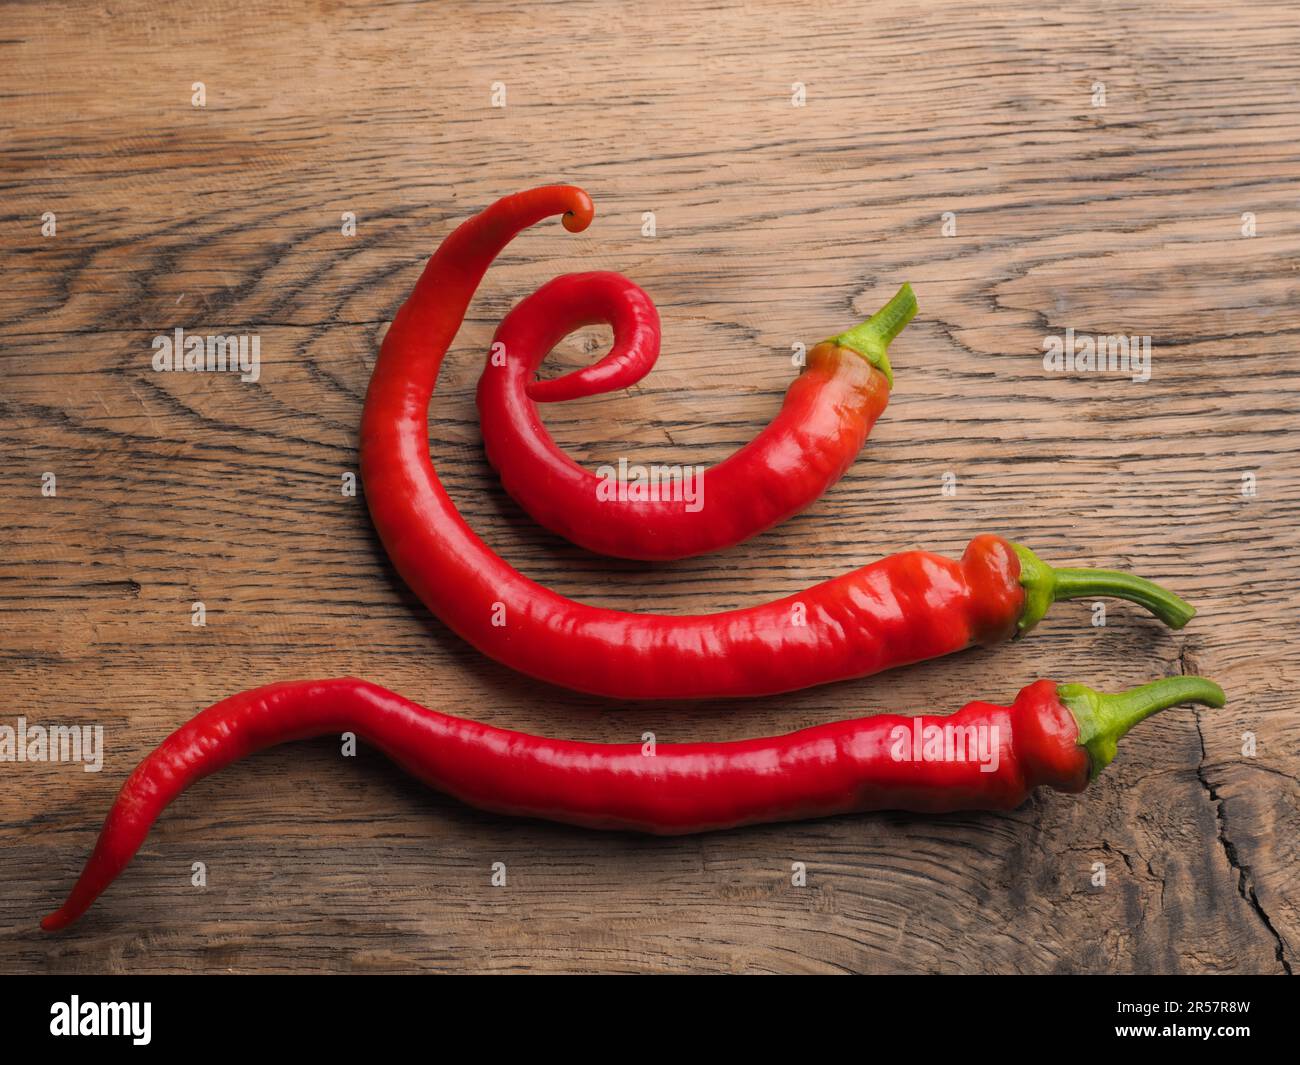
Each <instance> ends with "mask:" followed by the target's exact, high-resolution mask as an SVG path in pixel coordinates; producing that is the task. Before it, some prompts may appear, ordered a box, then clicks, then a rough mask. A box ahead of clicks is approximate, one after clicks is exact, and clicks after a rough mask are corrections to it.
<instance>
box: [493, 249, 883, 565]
mask: <svg viewBox="0 0 1300 1065" xmlns="http://www.w3.org/2000/svg"><path fill="white" fill-rule="evenodd" d="M593 324H607V325H609V326H611V327H612V328H613V331H614V343H613V346H612V347H611V349H610V351H609V353H608V354H607V355H606V356H605V357H604V358H603V359H601V360H600V361H599V362H598V363H596V364H595V365H593V366H589V367H585V368H583V369H582V370H578V371H575V372H573V373H569V374H566V375H564V376H562V377H558V378H554V379H552V380H548V381H536V380H534V377H535V375H536V373H537V369H538V367H539V366H540V365H541V363H542V361H543V360H544V359H545V358H546V355H547V354H548V353H549V352H550V350H551V349H552V348H553V347H554V346H555V345H556V344H557V343H559V341H560V340H561V339H562V338H563V337H564V336H566V335H567V334H568V333H570V332H572V331H573V330H574V329H577V328H579V327H581V326H586V325H593ZM658 355H659V315H658V313H657V312H656V311H655V306H654V303H653V302H651V300H650V297H649V296H648V295H646V293H645V292H643V291H642V290H641V289H640V288H638V287H637V286H636V285H634V284H633V283H632V282H631V281H629V280H627V278H625V277H622V276H620V275H619V274H612V273H590V274H569V275H565V276H563V277H557V278H555V280H553V281H550V282H548V283H547V284H545V285H543V286H542V287H541V288H539V289H538V290H537V291H536V292H534V293H533V294H532V295H531V296H529V297H528V298H527V299H525V300H524V301H523V302H522V303H520V304H519V305H518V306H516V307H515V308H514V309H513V310H512V311H511V312H510V313H509V314H508V315H506V317H505V319H504V320H503V321H502V323H501V325H500V328H499V329H498V330H497V333H496V337H495V338H494V340H493V344H492V351H491V353H490V354H489V356H488V359H487V365H486V366H485V368H484V370H483V375H482V377H481V378H479V386H478V410H479V422H480V425H481V427H482V430H483V442H484V446H485V448H486V450H487V456H488V460H489V461H490V462H491V463H492V465H493V466H494V467H495V468H496V470H497V472H498V473H499V474H500V476H501V483H502V485H503V486H504V487H505V489H506V491H507V492H509V493H510V495H511V496H513V497H514V499H515V500H516V501H517V502H518V503H519V505H520V506H521V507H523V509H524V510H525V511H527V512H528V513H529V514H530V515H531V516H532V517H533V519H534V520H535V521H537V522H538V523H539V524H540V525H543V526H545V527H546V528H548V529H550V530H552V531H553V532H556V533H559V534H560V535H561V536H563V537H565V538H566V539H567V540H570V541H572V542H573V543H575V544H578V545H580V546H581V547H585V548H587V549H588V550H589V551H594V552H596V553H598V554H602V555H610V556H614V557H618V558H635V559H646V560H656V561H662V560H667V559H677V558H688V557H690V556H692V555H699V554H703V553H705V552H708V551H716V550H719V549H721V548H725V547H730V546H732V545H733V544H738V543H740V542H741V541H743V540H747V539H748V538H749V537H751V536H754V535H756V534H757V533H760V532H762V531H763V530H765V529H770V528H771V527H772V526H774V525H777V524H779V523H780V522H782V521H784V520H785V519H786V518H789V517H790V516H792V515H794V514H797V513H799V512H800V511H802V510H803V509H804V508H806V507H807V506H809V505H810V504H811V503H813V502H814V501H816V500H817V499H818V498H820V496H821V495H822V494H823V493H824V492H825V491H826V489H827V488H829V487H830V486H831V485H833V484H834V483H835V482H836V481H838V480H839V479H840V477H841V476H843V474H844V471H845V470H847V469H848V468H849V466H850V465H851V464H852V462H853V460H854V458H855V457H856V456H857V454H858V452H859V451H861V450H862V445H863V444H864V443H865V442H866V439H867V435H868V434H869V433H870V432H871V428H872V426H873V425H874V424H875V422H876V419H877V418H878V417H880V413H881V412H882V411H883V410H884V409H885V405H886V404H887V403H888V402H889V382H888V381H887V380H886V377H885V374H884V373H882V372H881V371H880V370H879V369H877V368H876V367H875V366H873V365H872V364H871V363H870V362H868V361H867V359H865V358H864V357H863V356H862V355H860V354H858V352H856V351H854V350H852V349H851V348H847V347H842V346H840V345H839V344H835V343H832V342H826V343H823V344H818V345H817V346H816V347H814V348H813V349H812V350H811V351H810V352H808V355H807V360H806V367H805V369H804V371H803V373H801V374H800V375H799V376H798V377H796V378H795V379H794V381H793V382H792V383H791V385H790V387H789V390H788V391H787V392H786V396H785V402H784V403H783V405H782V407H781V410H780V411H779V412H778V413H777V415H776V416H775V417H774V418H773V419H772V421H771V422H770V423H768V425H767V426H766V427H765V428H764V429H763V430H762V431H761V432H760V433H759V434H758V435H757V436H756V437H754V439H753V440H751V441H750V442H749V443H748V444H746V445H745V446H744V447H742V448H741V449H740V450H739V451H737V452H735V454H733V455H731V456H730V457H729V458H727V459H726V460H724V461H723V462H721V463H719V464H718V465H717V466H714V467H712V468H709V469H706V470H704V472H703V474H702V475H700V476H698V477H696V478H695V479H694V480H693V481H692V482H691V483H690V484H689V485H688V487H689V488H691V490H692V491H693V492H694V493H697V499H698V502H696V501H693V500H692V501H690V502H688V501H687V500H684V499H683V493H682V491H681V478H680V476H679V477H678V478H677V481H678V484H677V487H676V491H674V490H673V489H672V488H669V489H668V490H667V491H666V492H664V493H662V494H661V495H660V496H659V497H658V498H654V499H627V498H617V497H616V498H608V495H607V494H606V496H605V497H603V498H602V488H603V487H607V485H606V484H605V482H604V480H603V479H602V478H601V477H599V476H597V474H596V473H593V472H592V471H590V470H588V469H585V468H584V467H582V466H579V465H578V464H577V463H576V462H574V461H573V459H571V458H569V456H568V455H566V454H565V453H564V452H563V451H562V450H560V448H559V446H558V445H557V444H556V443H555V440H554V439H553V438H552V437H551V435H550V433H549V432H548V431H547V429H546V427H545V426H544V425H543V424H542V419H541V417H540V416H539V414H538V411H537V403H539V402H553V401H556V400H562V399H573V398H576V397H579V396H590V395H594V394H596V393H598V392H610V391H614V390H616V389H620V388H627V387H629V386H631V385H633V384H635V383H636V382H637V381H639V380H640V379H641V378H642V377H643V376H644V375H645V374H646V373H647V372H648V371H649V370H650V368H651V367H652V366H653V365H654V362H655V359H656V358H658ZM669 458H670V460H671V462H672V464H674V465H680V464H681V458H680V457H678V456H669ZM629 461H632V460H629ZM610 465H614V463H612V462H611V463H610Z"/></svg>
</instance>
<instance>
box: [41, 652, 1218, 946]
mask: <svg viewBox="0 0 1300 1065" xmlns="http://www.w3.org/2000/svg"><path fill="white" fill-rule="evenodd" d="M1179 703H1203V704H1205V705H1208V706H1222V705H1223V704H1224V695H1223V691H1222V689H1220V688H1219V686H1218V685H1216V684H1214V683H1212V682H1211V681H1208V680H1204V679H1202V678H1200V677H1168V678H1166V679H1164V680H1158V681H1155V682H1154V683H1152V684H1147V685H1145V686H1143V687H1141V688H1135V689H1133V690H1131V691H1128V692H1125V693H1123V694H1120V695H1101V694H1099V693H1097V692H1095V691H1093V690H1092V689H1091V688H1085V687H1083V686H1082V685H1077V684H1071V685H1062V686H1060V687H1057V686H1056V685H1055V684H1053V683H1052V682H1051V681H1046V680H1040V681H1037V682H1036V683H1034V684H1031V685H1029V686H1028V687H1026V688H1024V689H1023V690H1022V691H1021V692H1020V694H1019V695H1017V696H1016V700H1015V702H1014V703H1012V705H1011V706H1009V707H1006V706H995V705H993V704H991V703H970V704H968V705H967V706H965V707H963V708H962V709H961V710H960V711H958V712H957V713H956V714H953V715H951V716H947V717H929V718H910V717H901V716H898V715H893V714H889V715H883V714H882V715H877V716H875V717H866V718H860V719H858V720H856V721H839V722H836V723H834V724H829V725H819V726H817V727H815V728H808V729H803V730H802V731H800V732H792V733H790V734H789V735H786V736H778V737H773V738H767V739H756V740H740V741H736V742H731V743H683V744H659V745H657V747H655V748H654V749H653V751H650V750H648V749H647V748H645V747H644V746H643V745H641V744H634V743H625V744H598V743H577V742H573V741H568V740H549V739H543V738H541V737H538V736H529V735H526V734H524V733H522V732H508V731H506V730H504V729H499V728H493V727H491V726H489V725H483V724H479V723H478V722H476V721H467V720H465V719H464V718H458V717H451V716H450V715H448V714H440V713H437V712H435V711H433V710H427V709H425V708H424V707H422V706H419V705H418V704H416V703H413V702H411V701H410V700H408V699H404V698H402V696H400V695H396V694H394V693H393V692H390V691H388V690H387V689H384V688H381V687H379V686H377V685H375V684H370V683H368V682H366V681H363V680H354V679H352V678H343V679H341V680H320V681H299V682H294V683H288V684H272V685H269V686H267V687H264V688H256V689H254V690H252V691H247V692H242V693H241V694H239V695H234V696H231V697H230V698H229V699H225V700H223V701H222V702H219V703H217V704H215V705H214V706H210V707H208V709H206V710H204V711H202V712H201V713H199V714H198V715H197V716H195V717H194V718H192V719H191V720H190V721H189V722H187V723H186V724H184V725H182V726H181V727H180V728H179V729H177V730H176V731H175V732H173V733H172V734H171V735H170V736H169V737H167V739H165V740H164V741H163V742H162V743H161V744H160V745H159V746H158V748H157V749H156V750H155V751H154V752H153V753H152V754H150V755H149V756H148V757H146V758H145V760H144V761H143V762H141V763H140V764H139V765H138V766H137V767H136V769H135V771H134V772H133V773H132V774H131V776H130V777H128V778H127V781H126V783H125V784H124V785H122V790H121V791H120V792H119V793H118V796H117V799H116V800H115V801H114V803H113V806H112V809H110V810H109V812H108V818H107V819H106V820H105V822H104V828H103V830H102V831H101V832H100V834H99V840H98V842H97V843H96V844H95V849H94V852H93V853H92V854H91V856H90V859H89V861H87V863H86V867H85V869H84V870H83V871H82V873H81V876H80V878H79V879H78V880H77V883H76V885H75V886H74V887H73V889H72V892H71V894H70V895H69V896H68V899H67V901H66V902H65V903H64V904H63V905H62V906H61V907H60V908H59V909H58V910H56V911H55V912H54V913H52V914H50V915H49V916H48V917H46V918H45V919H44V920H43V921H41V927H42V928H44V929H46V930H47V931H56V930H57V929H60V928H65V927H67V926H68V925H69V924H71V923H72V922H73V921H75V920H76V919H77V918H78V917H80V916H81V915H82V914H83V913H85V912H86V910H87V908H88V907H89V906H90V904H91V903H92V902H94V901H95V899H97V898H98V897H99V895H100V894H101V893H102V892H103V891H104V889H105V888H107V887H108V885H109V884H111V883H112V882H113V880H114V879H115V878H116V877H117V875H118V874H119V873H120V872H121V871H122V870H123V869H124V868H125V867H126V864H127V863H128V862H129V861H130V860H131V858H132V856H133V855H134V854H135V853H136V851H137V850H139V849H140V845H141V844H142V843H143V842H144V840H145V837H146V836H147V835H148V833H149V828H150V826H152V825H153V823H154V821H155V820H156V819H157V818H158V816H159V814H161V813H162V811H163V809H164V808H165V807H166V806H167V805H168V803H170V802H171V801H172V800H173V799H175V798H176V796H178V795H179V794H180V793H181V792H182V791H184V790H185V789H186V788H187V787H189V785H190V784H192V783H194V782H195V781H196V780H198V779H200V778H201V777H205V776H207V775H208V774H210V773H214V772H216V771H217V770H218V769H221V768H222V767H224V766H227V765H229V764H230V763H231V762H234V761H236V760H237V759H240V758H243V757H246V756H247V755H250V754H252V753H253V752H255V751H260V750H262V749H264V748H266V747H271V746H274V745H275V744H278V743H286V742H288V741H291V740H301V739H306V738H308V737H310V736H321V735H327V734H332V733H340V732H355V733H356V734H357V735H359V736H360V737H362V738H363V739H365V740H366V741H367V742H369V743H372V744H374V745H375V746H376V747H378V748H379V749H380V750H381V751H383V752H384V753H385V754H386V755H388V757H389V758H391V759H393V761H395V762H397V763H398V764H399V765H400V766H402V767H403V768H404V769H406V770H407V772H409V773H411V774H412V775H414V776H416V777H418V778H419V779H420V780H422V781H424V783H426V784H428V785H429V786H430V787H433V788H437V789H438V790H439V791H444V792H446V793H448V794H449V795H452V796H455V797H456V798H458V799H460V800H461V801H462V802H465V803H468V804H469V805H470V806H476V807H480V808H482V809H485V810H493V811H496V812H498V813H505V814H514V815H519V816H525V817H538V818H544V819H546V820H548V821H561V822H565V823H567V824H573V825H581V826H583V827H585V828H596V829H615V830H629V831H634V832H650V833H654V834H657V835H677V834H682V833H688V832H708V831H712V830H714V829H721V828H730V827H732V826H735V825H744V824H754V823H758V822H766V821H793V820H799V819H802V818H809V817H824V816H827V815H830V814H844V813H854V812H859V811H868V810H886V809H892V810H914V811H917V812H922V813H943V812H947V811H951V810H1007V809H1011V808H1013V807H1016V806H1019V805H1020V804H1021V803H1022V802H1024V801H1025V799H1027V798H1028V797H1029V794H1030V792H1032V791H1033V790H1034V788H1036V787H1038V786H1039V785H1046V786H1048V787H1051V788H1055V789H1056V790H1058V791H1065V792H1078V791H1082V790H1083V789H1084V788H1085V787H1086V786H1087V783H1088V780H1089V778H1090V776H1091V777H1095V776H1096V775H1097V774H1098V773H1099V772H1100V771H1101V770H1102V768H1104V767H1105V766H1106V765H1107V764H1108V763H1109V762H1110V761H1111V760H1112V759H1113V758H1114V757H1115V749H1116V743H1117V742H1118V741H1119V739H1120V737H1121V736H1123V735H1124V734H1125V733H1126V732H1128V730H1129V729H1131V728H1132V727H1133V726H1134V725H1135V724H1137V723H1138V722H1139V721H1141V720H1142V719H1143V718H1145V717H1148V716H1150V715H1151V714H1154V713H1155V712H1156V711H1158V710H1163V709H1165V708H1167V707H1170V706H1174V705H1177V704H1179Z"/></svg>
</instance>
